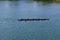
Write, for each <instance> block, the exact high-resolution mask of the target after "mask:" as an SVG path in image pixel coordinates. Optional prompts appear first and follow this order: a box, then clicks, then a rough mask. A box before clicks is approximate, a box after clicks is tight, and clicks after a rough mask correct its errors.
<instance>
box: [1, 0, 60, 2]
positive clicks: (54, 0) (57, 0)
mask: <svg viewBox="0 0 60 40" xmlns="http://www.w3.org/2000/svg"><path fill="white" fill-rule="evenodd" d="M0 1H37V2H56V3H60V0H0Z"/></svg>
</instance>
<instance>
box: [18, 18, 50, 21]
mask: <svg viewBox="0 0 60 40" xmlns="http://www.w3.org/2000/svg"><path fill="white" fill-rule="evenodd" d="M40 20H42V21H43V20H49V19H46V18H32V19H18V21H40Z"/></svg>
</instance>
